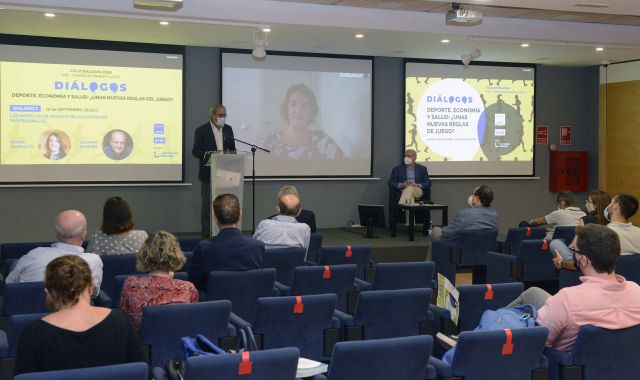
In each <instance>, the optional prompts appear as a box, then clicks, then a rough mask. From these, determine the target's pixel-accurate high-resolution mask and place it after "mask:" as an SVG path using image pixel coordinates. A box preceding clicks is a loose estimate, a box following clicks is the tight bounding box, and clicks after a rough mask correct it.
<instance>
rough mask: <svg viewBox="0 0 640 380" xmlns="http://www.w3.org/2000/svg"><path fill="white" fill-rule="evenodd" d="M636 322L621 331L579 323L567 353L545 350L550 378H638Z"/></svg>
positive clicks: (639, 336)
mask: <svg viewBox="0 0 640 380" xmlns="http://www.w3.org/2000/svg"><path fill="white" fill-rule="evenodd" d="M639 341H640V325H637V326H633V327H629V328H626V329H621V330H607V329H603V328H600V327H595V326H589V325H587V326H583V327H582V328H581V329H580V333H579V334H578V337H577V339H576V343H575V345H574V347H573V350H572V351H570V352H564V351H558V350H553V349H547V350H545V355H546V356H547V358H548V359H549V379H550V380H558V379H563V380H573V379H575V380H581V379H640V360H638V351H637V350H636V347H637V346H638V342H639Z"/></svg>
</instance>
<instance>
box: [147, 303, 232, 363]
mask: <svg viewBox="0 0 640 380" xmlns="http://www.w3.org/2000/svg"><path fill="white" fill-rule="evenodd" d="M230 315H231V302H229V301H208V302H199V303H187V304H171V305H158V306H147V307H145V308H144V311H143V312H142V328H141V329H140V340H141V341H142V344H144V345H148V347H149V350H150V358H151V366H152V368H153V367H161V366H163V365H164V363H166V362H167V361H168V360H170V359H173V360H182V359H184V353H183V349H182V344H181V342H180V338H182V337H183V336H196V335H198V334H202V335H204V336H205V337H207V338H208V339H209V340H211V341H212V342H214V343H217V344H218V345H219V346H221V347H224V348H229V347H230V345H231V346H232V345H234V342H235V335H236V334H235V328H234V327H233V326H231V325H229V318H230ZM231 337H234V338H231ZM226 338H230V339H226Z"/></svg>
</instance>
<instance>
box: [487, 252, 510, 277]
mask: <svg viewBox="0 0 640 380" xmlns="http://www.w3.org/2000/svg"><path fill="white" fill-rule="evenodd" d="M515 261H516V257H515V256H511V255H505V254H503V253H496V252H488V253H487V282H488V283H492V284H497V283H502V282H513V281H514V280H513V278H511V263H513V262H515Z"/></svg>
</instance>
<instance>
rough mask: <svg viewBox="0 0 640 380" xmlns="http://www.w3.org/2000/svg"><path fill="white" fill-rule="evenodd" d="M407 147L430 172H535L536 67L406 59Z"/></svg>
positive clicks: (435, 173)
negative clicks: (466, 65) (465, 65)
mask: <svg viewBox="0 0 640 380" xmlns="http://www.w3.org/2000/svg"><path fill="white" fill-rule="evenodd" d="M405 90H406V91H405V128H404V131H405V148H406V149H414V150H416V152H417V161H418V162H420V163H422V164H424V165H425V166H427V167H428V169H429V174H430V175H432V176H446V177H452V176H454V177H455V176H483V177H485V176H489V177H492V176H496V177H497V176H532V175H533V174H534V159H533V146H534V145H533V133H534V120H535V117H534V116H535V115H534V105H535V66H533V65H508V64H475V63H474V64H472V65H470V66H469V67H464V66H463V65H461V64H459V63H453V62H446V63H445V62H441V61H439V62H427V61H410V60H407V61H405Z"/></svg>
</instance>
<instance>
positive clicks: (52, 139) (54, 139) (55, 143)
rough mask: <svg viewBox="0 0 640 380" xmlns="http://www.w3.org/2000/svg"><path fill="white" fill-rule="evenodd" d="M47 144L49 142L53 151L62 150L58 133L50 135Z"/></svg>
mask: <svg viewBox="0 0 640 380" xmlns="http://www.w3.org/2000/svg"><path fill="white" fill-rule="evenodd" d="M47 144H49V150H50V151H51V152H58V151H59V150H60V140H58V136H56V135H51V136H49V138H48V139H47Z"/></svg>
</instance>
